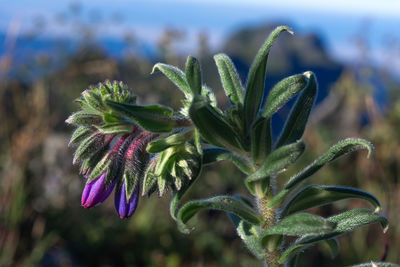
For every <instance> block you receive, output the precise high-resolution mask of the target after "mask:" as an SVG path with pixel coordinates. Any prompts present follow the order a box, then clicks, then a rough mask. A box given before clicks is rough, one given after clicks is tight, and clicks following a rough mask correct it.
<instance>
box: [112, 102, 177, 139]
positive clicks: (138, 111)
mask: <svg viewBox="0 0 400 267" xmlns="http://www.w3.org/2000/svg"><path fill="white" fill-rule="evenodd" d="M106 103H107V105H108V106H109V107H110V108H112V109H113V110H114V111H116V112H118V113H120V114H121V115H123V116H126V117H127V118H129V119H130V120H132V121H134V122H135V123H137V124H138V125H139V126H140V127H142V128H144V129H145V130H147V131H150V132H170V131H171V130H172V128H173V127H174V125H175V121H174V119H173V110H172V109H170V108H168V107H165V106H162V105H147V106H140V105H135V104H125V103H118V102H114V101H111V100H107V101H106Z"/></svg>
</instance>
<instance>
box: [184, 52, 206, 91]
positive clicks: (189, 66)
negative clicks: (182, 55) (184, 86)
mask: <svg viewBox="0 0 400 267" xmlns="http://www.w3.org/2000/svg"><path fill="white" fill-rule="evenodd" d="M185 74H186V80H187V83H188V84H189V88H190V90H191V91H192V94H193V95H199V94H201V85H202V83H203V82H202V77H201V68H200V62H199V61H198V60H197V58H195V57H192V56H188V58H187V61H186V69H185Z"/></svg>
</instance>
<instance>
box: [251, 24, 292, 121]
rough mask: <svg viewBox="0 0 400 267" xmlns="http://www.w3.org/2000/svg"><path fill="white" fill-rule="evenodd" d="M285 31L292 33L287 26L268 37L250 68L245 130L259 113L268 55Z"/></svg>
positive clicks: (277, 29)
mask: <svg viewBox="0 0 400 267" xmlns="http://www.w3.org/2000/svg"><path fill="white" fill-rule="evenodd" d="M283 31H288V32H290V33H292V32H291V31H290V30H289V28H288V27H286V26H280V27H277V28H276V29H275V30H274V31H273V32H272V33H271V34H270V35H269V36H268V38H267V40H266V41H265V43H264V44H263V45H262V46H261V48H260V50H259V51H258V53H257V55H256V57H255V59H254V61H253V63H252V65H251V67H250V70H249V75H248V77H247V84H246V93H245V96H244V103H243V109H244V117H245V118H244V119H245V129H248V127H250V125H251V124H252V123H253V121H254V119H255V118H256V116H257V114H258V112H259V109H260V106H261V102H262V98H263V95H264V84H265V74H266V68H267V60H268V55H269V52H270V50H271V47H272V44H273V43H274V41H275V39H276V38H277V37H278V35H279V34H280V33H281V32H283Z"/></svg>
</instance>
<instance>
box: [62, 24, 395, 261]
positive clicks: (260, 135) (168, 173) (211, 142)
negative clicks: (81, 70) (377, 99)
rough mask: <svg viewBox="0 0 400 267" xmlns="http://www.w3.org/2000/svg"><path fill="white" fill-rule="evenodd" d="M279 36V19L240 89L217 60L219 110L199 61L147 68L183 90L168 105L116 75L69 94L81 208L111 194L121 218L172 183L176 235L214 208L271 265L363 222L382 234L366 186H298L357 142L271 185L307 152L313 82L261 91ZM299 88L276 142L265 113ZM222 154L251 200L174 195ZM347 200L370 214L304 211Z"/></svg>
mask: <svg viewBox="0 0 400 267" xmlns="http://www.w3.org/2000/svg"><path fill="white" fill-rule="evenodd" d="M282 32H289V33H292V32H291V31H290V30H289V28H288V27H286V26H280V27H277V28H276V29H275V30H274V31H273V32H272V33H271V34H270V35H269V36H268V38H267V39H266V41H265V43H264V44H263V45H262V47H261V48H260V50H259V51H258V53H257V55H256V56H255V59H254V61H253V63H252V65H251V67H250V70H249V74H248V76H247V82H246V83H245V84H243V83H242V81H241V80H240V78H239V76H238V74H237V71H236V69H235V66H234V64H233V63H232V61H231V60H230V58H229V57H228V56H227V55H225V54H217V55H215V57H214V59H215V62H216V65H217V68H218V72H219V75H220V77H221V83H222V85H223V88H224V90H225V93H226V97H227V98H228V100H229V102H230V106H229V107H228V108H227V109H225V110H222V109H220V108H219V107H218V105H217V102H216V98H215V96H214V94H213V92H212V90H211V89H210V88H209V87H207V86H206V85H205V84H203V80H202V71H201V68H200V63H199V61H198V60H197V59H196V58H194V57H191V56H189V57H188V59H187V62H186V66H185V71H182V70H180V69H178V68H176V67H174V66H171V65H167V64H162V63H157V64H156V65H155V66H154V68H153V72H156V71H157V72H161V73H162V74H164V75H165V76H166V77H167V78H168V79H169V80H170V81H171V82H173V83H174V84H175V85H176V86H177V88H179V89H180V90H181V91H182V93H183V94H184V96H185V98H184V100H183V101H182V108H181V109H180V110H177V111H174V110H173V109H172V108H170V107H166V106H163V105H159V104H152V105H138V104H137V103H136V96H135V95H134V94H133V91H132V90H131V89H129V88H128V87H127V86H126V85H125V84H124V83H122V82H116V81H114V82H110V81H106V82H104V83H99V84H98V85H96V86H92V87H90V88H89V89H87V90H85V91H83V93H82V94H81V96H80V97H79V98H78V99H77V100H76V102H77V103H78V104H79V105H80V108H81V110H79V111H77V112H75V113H73V114H72V115H71V116H70V117H69V118H68V119H67V120H66V122H67V123H69V124H71V125H74V126H76V130H75V132H74V133H73V134H72V137H71V141H70V145H73V146H75V147H76V151H75V154H74V159H73V162H74V163H76V164H80V172H81V174H82V175H83V176H84V177H85V179H86V185H85V187H84V189H83V193H82V202H81V205H82V206H83V207H85V208H88V209H89V208H92V207H94V206H96V205H98V204H101V203H102V202H103V201H105V200H106V199H107V198H108V197H109V196H110V194H111V193H112V191H113V190H114V189H115V190H114V191H115V193H114V203H115V209H116V211H117V213H118V215H119V217H120V218H121V219H123V218H129V217H131V216H132V215H133V214H134V212H135V210H136V208H137V205H138V202H139V197H140V195H141V196H145V195H148V196H149V195H151V194H152V193H154V192H158V194H159V196H163V195H164V194H165V192H166V191H167V189H170V192H172V198H171V205H170V214H171V217H172V218H173V219H174V220H175V221H176V222H177V226H178V228H179V230H180V231H182V232H183V233H189V232H190V231H191V228H190V227H188V226H187V222H188V221H189V220H190V219H191V218H192V217H193V216H194V215H195V214H196V213H197V212H199V211H201V210H204V209H214V210H220V211H223V212H225V213H226V214H227V215H228V217H229V218H230V220H231V222H232V223H233V226H234V227H235V229H236V231H237V234H238V237H239V238H241V239H242V241H243V242H244V244H245V246H246V247H247V248H248V249H249V251H250V252H251V253H252V254H253V255H254V256H255V257H257V258H258V259H260V260H261V261H263V262H265V263H266V264H267V265H268V266H270V267H274V266H282V265H285V266H296V259H297V257H298V256H299V254H300V252H303V251H304V250H306V249H307V248H309V247H311V246H313V245H315V244H318V243H320V242H325V243H326V244H328V246H329V247H330V248H331V252H332V255H333V256H335V254H336V253H337V251H338V245H339V244H338V241H337V239H336V238H337V237H338V236H340V235H342V234H345V233H347V232H351V231H353V230H355V229H356V228H358V227H361V226H363V225H367V224H372V223H380V224H381V225H382V227H383V229H384V231H386V229H387V228H388V220H387V218H386V217H384V216H383V215H381V214H380V213H379V212H380V210H381V205H380V203H379V201H378V199H376V197H374V196H373V195H371V194H370V193H368V192H365V191H362V190H359V189H356V188H351V187H343V186H331V185H319V184H312V185H307V186H303V187H302V184H303V183H304V182H305V181H307V180H308V179H309V178H310V177H311V176H313V174H314V173H316V172H317V171H318V170H319V169H320V168H322V167H323V166H324V165H325V164H327V163H329V162H332V161H334V160H336V159H337V158H339V157H341V156H344V155H345V154H348V153H350V152H353V151H356V150H359V149H366V150H367V151H368V156H369V155H370V154H371V153H372V152H373V146H372V144H371V143H370V142H368V141H366V140H364V139H360V138H347V139H344V140H342V141H339V142H338V143H337V144H335V145H333V146H332V147H331V148H330V149H329V150H328V151H326V152H325V153H324V154H323V155H321V156H320V157H319V158H317V159H316V160H315V161H313V162H311V163H310V164H309V165H308V166H306V167H304V168H303V169H301V170H300V171H299V172H298V173H297V174H295V175H293V176H292V177H290V178H289V179H288V181H286V183H284V185H283V187H282V188H277V187H276V180H277V179H280V178H281V177H280V174H281V173H283V172H284V171H285V170H286V169H287V168H289V167H290V166H292V165H293V164H294V163H295V162H296V161H297V160H298V158H299V157H300V156H301V155H302V154H303V152H304V150H305V143H304V142H303V141H302V140H301V138H302V135H303V133H304V130H305V127H306V123H307V120H308V116H309V114H310V111H311V109H312V106H313V103H314V100H315V97H316V94H317V87H318V84H317V80H316V77H315V75H314V74H313V73H312V72H310V71H306V72H304V73H301V74H297V75H293V76H290V77H287V78H285V79H283V80H282V81H280V82H278V83H277V84H276V85H275V86H273V87H272V88H271V89H270V90H266V89H265V88H264V87H265V78H266V66H267V59H268V55H269V52H270V49H271V47H272V44H273V43H274V40H275V39H276V38H277V37H278V36H279V34H280V33H282ZM296 95H298V96H297V100H296V102H295V103H294V105H293V107H292V110H291V112H290V114H289V115H288V117H287V119H286V123H285V125H284V127H283V129H282V130H281V133H280V135H279V136H278V138H277V139H276V140H273V139H272V137H271V117H272V115H273V114H274V113H276V112H277V111H278V110H279V109H280V108H281V107H282V106H283V105H284V104H285V103H286V102H287V101H288V100H290V99H291V98H293V97H295V96H296ZM221 160H227V161H230V162H232V164H234V165H235V166H236V167H237V168H238V169H239V170H241V171H242V172H243V173H244V174H245V175H246V178H245V179H244V181H243V182H244V185H245V186H246V188H247V189H248V192H249V195H251V196H252V199H249V198H248V197H246V196H241V195H234V196H229V195H221V196H215V197H211V198H207V199H200V200H191V201H188V202H186V203H184V204H183V205H182V204H181V203H180V200H181V198H182V197H183V195H184V194H185V193H186V192H187V191H188V190H189V189H190V188H191V186H192V185H193V183H194V182H195V181H196V179H197V178H198V176H199V174H200V171H201V169H202V168H203V167H205V166H207V165H209V164H213V163H215V162H218V161H221ZM349 198H359V199H364V200H366V201H367V202H369V204H370V205H372V207H373V209H369V208H362V209H352V210H348V211H344V212H342V213H340V214H336V215H333V216H330V217H327V218H324V217H321V216H319V215H316V214H312V213H310V212H306V210H308V209H310V208H312V207H316V206H321V205H326V204H329V203H332V202H335V201H340V200H344V199H349ZM293 237H295V238H293ZM373 264H375V266H395V265H393V264H388V263H379V262H377V263H373ZM385 264H386V265H385ZM360 266H371V265H370V264H369V265H368V264H367V265H360ZM373 266H374V265H373Z"/></svg>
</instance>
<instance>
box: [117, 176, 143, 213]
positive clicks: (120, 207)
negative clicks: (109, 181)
mask: <svg viewBox="0 0 400 267" xmlns="http://www.w3.org/2000/svg"><path fill="white" fill-rule="evenodd" d="M138 200H139V186H136V188H135V191H134V192H133V193H132V196H131V197H130V198H129V200H128V201H127V199H126V187H125V181H124V182H123V184H122V187H121V189H120V190H118V191H116V192H115V209H116V210H117V212H118V215H119V217H120V218H121V219H124V218H129V217H131V216H132V214H133V213H134V212H135V210H136V207H137V205H138V202H139V201H138Z"/></svg>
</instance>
